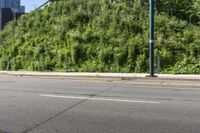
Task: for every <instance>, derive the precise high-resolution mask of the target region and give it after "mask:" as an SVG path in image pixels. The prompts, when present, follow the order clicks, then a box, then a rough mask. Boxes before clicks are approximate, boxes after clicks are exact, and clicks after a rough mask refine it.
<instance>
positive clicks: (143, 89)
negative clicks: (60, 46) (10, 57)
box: [0, 75, 200, 133]
mask: <svg viewBox="0 0 200 133" xmlns="http://www.w3.org/2000/svg"><path fill="white" fill-rule="evenodd" d="M168 82H170V81H155V82H148V80H144V81H143V80H133V81H128V80H124V81H120V80H117V81H111V80H97V79H96V80H91V79H90V80H75V79H59V78H49V79H48V78H39V77H12V76H5V75H4V76H3V75H0V133H6V132H7V133H200V86H199V85H195V83H192V84H188V83H186V82H185V81H177V82H178V84H169V83H168ZM173 82H174V81H173ZM174 83H175V82H174Z"/></svg>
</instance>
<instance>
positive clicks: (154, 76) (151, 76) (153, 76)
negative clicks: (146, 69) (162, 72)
mask: <svg viewBox="0 0 200 133" xmlns="http://www.w3.org/2000/svg"><path fill="white" fill-rule="evenodd" d="M146 77H147V78H157V77H158V76H157V75H147V76H146Z"/></svg>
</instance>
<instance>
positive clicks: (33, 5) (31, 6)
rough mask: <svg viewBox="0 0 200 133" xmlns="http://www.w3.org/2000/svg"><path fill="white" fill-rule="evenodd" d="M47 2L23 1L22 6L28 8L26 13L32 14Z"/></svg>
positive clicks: (37, 0) (39, 0)
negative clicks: (31, 12)
mask: <svg viewBox="0 0 200 133" xmlns="http://www.w3.org/2000/svg"><path fill="white" fill-rule="evenodd" d="M46 1H48V0H21V5H24V6H25V7H26V12H30V11H32V10H34V9H35V8H37V7H38V6H40V5H42V4H43V3H45V2H46Z"/></svg>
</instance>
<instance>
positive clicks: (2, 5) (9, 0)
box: [0, 0, 25, 29]
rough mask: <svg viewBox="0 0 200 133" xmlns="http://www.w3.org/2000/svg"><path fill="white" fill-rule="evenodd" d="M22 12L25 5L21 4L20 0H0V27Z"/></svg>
mask: <svg viewBox="0 0 200 133" xmlns="http://www.w3.org/2000/svg"><path fill="white" fill-rule="evenodd" d="M24 13H25V6H21V0H0V29H2V28H3V26H5V24H6V23H8V22H9V21H11V20H13V19H17V18H18V17H19V16H21V15H23V14H24ZM19 14H20V15H19ZM16 16H17V17H16Z"/></svg>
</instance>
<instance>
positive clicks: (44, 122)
mask: <svg viewBox="0 0 200 133" xmlns="http://www.w3.org/2000/svg"><path fill="white" fill-rule="evenodd" d="M113 87H114V86H111V87H109V88H107V89H105V90H103V91H100V92H99V93H97V94H94V95H91V96H90V97H88V98H93V97H96V96H98V95H101V94H103V93H105V92H107V91H109V90H111V89H112V88H113ZM87 100H88V99H84V100H82V101H80V102H78V103H76V104H74V105H72V106H70V107H68V108H66V109H64V110H62V111H61V112H59V113H57V114H55V115H53V116H51V117H49V118H48V119H47V120H45V121H43V122H40V123H39V124H37V125H35V126H33V127H31V128H29V129H27V130H25V131H23V132H22V133H28V132H30V131H32V130H34V129H35V128H38V127H40V126H41V125H44V124H46V123H47V122H49V121H51V120H53V119H54V118H56V117H57V116H59V115H61V114H63V113H65V112H67V111H69V110H71V109H72V108H74V107H76V106H78V105H80V104H82V103H84V102H86V101H87Z"/></svg>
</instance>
